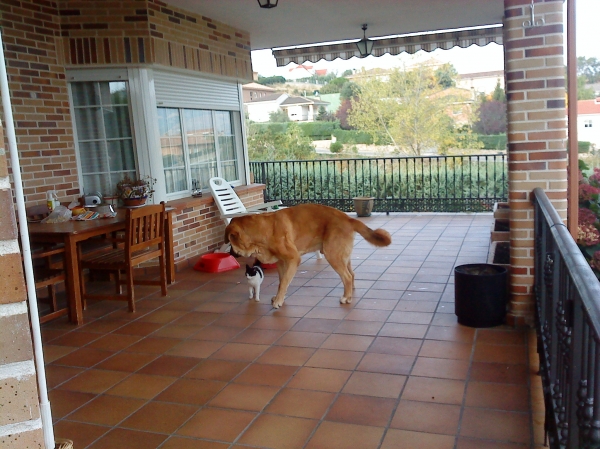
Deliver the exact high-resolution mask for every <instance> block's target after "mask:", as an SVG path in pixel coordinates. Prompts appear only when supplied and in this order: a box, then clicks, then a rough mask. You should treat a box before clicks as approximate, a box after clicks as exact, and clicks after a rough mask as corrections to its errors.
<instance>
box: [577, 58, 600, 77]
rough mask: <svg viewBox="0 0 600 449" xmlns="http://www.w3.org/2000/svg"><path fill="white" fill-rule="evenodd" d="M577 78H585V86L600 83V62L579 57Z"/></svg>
mask: <svg viewBox="0 0 600 449" xmlns="http://www.w3.org/2000/svg"><path fill="white" fill-rule="evenodd" d="M577 76H584V77H585V83H584V84H593V83H597V82H599V81H600V60H598V59H596V58H586V57H585V56H578V57H577Z"/></svg>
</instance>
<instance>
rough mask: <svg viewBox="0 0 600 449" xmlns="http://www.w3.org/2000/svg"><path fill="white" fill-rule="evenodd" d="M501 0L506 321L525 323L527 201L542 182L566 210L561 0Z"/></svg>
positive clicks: (529, 299)
mask: <svg viewBox="0 0 600 449" xmlns="http://www.w3.org/2000/svg"><path fill="white" fill-rule="evenodd" d="M530 5H531V0H504V10H505V20H504V58H505V59H504V60H505V73H506V96H507V114H508V160H509V169H508V170H509V203H510V251H511V256H510V265H511V280H510V293H511V300H510V308H509V316H508V321H509V323H510V324H514V325H522V324H525V323H529V324H531V323H533V316H534V295H533V250H534V245H533V207H532V204H531V201H530V194H531V191H532V190H533V189H534V188H535V187H541V188H543V189H544V190H545V191H546V193H547V194H548V197H549V198H550V199H551V200H552V202H553V204H554V207H556V209H557V211H558V213H559V214H560V215H561V217H564V218H565V219H566V216H567V151H566V138H567V129H566V126H567V125H566V111H565V68H564V67H565V63H564V60H563V1H562V0H546V1H541V0H536V1H535V3H534V5H535V9H534V12H535V18H536V21H537V19H543V20H544V24H541V25H540V26H533V27H524V26H523V22H524V21H526V20H530V19H531V15H530V12H531V10H530Z"/></svg>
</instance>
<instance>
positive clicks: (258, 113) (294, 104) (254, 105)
mask: <svg viewBox="0 0 600 449" xmlns="http://www.w3.org/2000/svg"><path fill="white" fill-rule="evenodd" d="M328 105H329V103H328V102H326V101H321V100H317V99H315V98H307V97H291V96H289V95H288V94H283V93H274V94H270V95H265V96H263V97H260V98H258V99H256V100H253V101H248V102H246V101H244V108H245V109H246V112H247V113H248V118H249V119H250V120H252V121H253V122H257V123H264V122H268V121H269V118H270V114H271V113H273V112H277V111H285V112H286V113H287V115H288V117H289V119H290V120H291V121H293V122H312V121H314V120H315V118H316V117H317V114H318V113H319V108H320V107H321V106H323V107H325V108H327V106H328Z"/></svg>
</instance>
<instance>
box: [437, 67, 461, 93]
mask: <svg viewBox="0 0 600 449" xmlns="http://www.w3.org/2000/svg"><path fill="white" fill-rule="evenodd" d="M457 76H458V72H457V71H456V69H455V68H454V66H453V65H452V64H450V63H446V64H444V65H442V66H440V67H439V68H438V69H437V70H436V71H435V79H436V80H437V83H438V84H439V85H440V86H442V87H443V88H445V89H447V88H449V87H454V86H456V77H457Z"/></svg>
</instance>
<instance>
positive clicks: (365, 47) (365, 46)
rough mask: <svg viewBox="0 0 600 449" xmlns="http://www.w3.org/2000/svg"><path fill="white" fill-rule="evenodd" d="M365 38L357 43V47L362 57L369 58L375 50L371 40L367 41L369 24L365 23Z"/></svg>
mask: <svg viewBox="0 0 600 449" xmlns="http://www.w3.org/2000/svg"><path fill="white" fill-rule="evenodd" d="M362 30H363V38H362V39H361V40H359V41H358V42H357V43H356V47H357V48H358V52H359V53H360V57H361V58H364V57H365V56H369V55H370V54H371V51H372V50H373V44H374V42H373V41H372V40H371V39H367V24H366V23H363V26H362Z"/></svg>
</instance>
